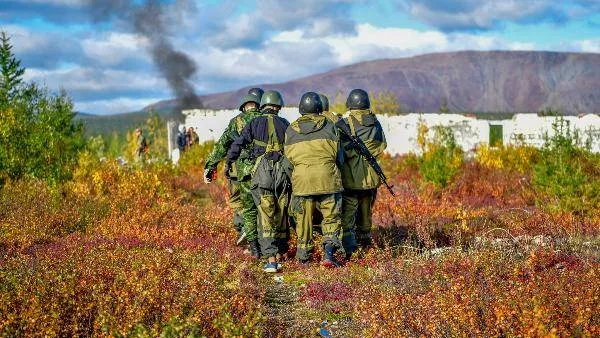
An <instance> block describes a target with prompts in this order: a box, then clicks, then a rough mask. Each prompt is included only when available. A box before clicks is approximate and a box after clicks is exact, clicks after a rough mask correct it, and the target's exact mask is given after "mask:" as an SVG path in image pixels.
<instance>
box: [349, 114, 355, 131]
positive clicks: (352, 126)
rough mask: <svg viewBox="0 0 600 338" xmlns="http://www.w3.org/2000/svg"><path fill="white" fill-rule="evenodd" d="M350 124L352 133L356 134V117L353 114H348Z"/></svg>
mask: <svg viewBox="0 0 600 338" xmlns="http://www.w3.org/2000/svg"><path fill="white" fill-rule="evenodd" d="M348 124H349V125H350V131H351V132H352V135H354V136H356V129H355V128H354V117H352V115H350V116H348Z"/></svg>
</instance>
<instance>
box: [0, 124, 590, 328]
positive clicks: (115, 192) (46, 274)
mask: <svg viewBox="0 0 600 338" xmlns="http://www.w3.org/2000/svg"><path fill="white" fill-rule="evenodd" d="M442 134H443V133H442ZM442 136H443V137H442V139H441V140H440V139H437V140H436V139H435V138H432V139H429V140H427V139H423V153H422V154H421V155H419V156H417V155H407V156H396V157H391V156H387V157H385V158H383V159H382V164H383V166H384V168H385V170H386V172H387V174H388V176H389V178H390V181H391V183H393V184H394V186H395V188H394V189H395V191H396V193H397V197H392V196H391V195H390V194H388V192H387V191H385V189H381V190H380V191H379V195H378V201H377V203H376V205H375V216H374V220H375V224H376V225H377V229H376V231H375V243H376V245H375V248H373V249H372V250H370V251H368V252H364V251H361V252H358V253H357V254H356V255H355V256H354V257H353V258H352V259H351V260H350V261H349V262H346V264H345V265H344V266H343V267H341V268H338V269H333V270H332V269H326V268H323V267H321V266H320V265H319V264H318V260H319V257H318V253H317V257H315V262H313V263H311V265H310V266H308V267H305V266H301V265H298V264H296V263H295V262H294V261H291V260H290V261H286V262H284V272H283V274H282V275H280V276H277V277H276V278H275V279H274V278H273V276H266V275H264V274H263V273H262V272H261V271H260V267H261V264H260V262H257V261H253V260H252V259H251V258H249V257H248V256H246V255H245V254H244V253H243V250H242V248H240V247H236V246H234V241H235V231H234V230H233V227H232V225H231V210H230V209H229V207H228V205H227V190H226V188H225V184H224V182H223V181H222V178H220V179H219V181H218V182H217V183H216V184H213V185H205V184H203V183H202V178H201V175H202V167H203V158H204V157H205V156H206V153H207V152H208V151H209V150H210V148H211V146H212V145H211V144H207V145H204V146H197V147H194V148H193V149H192V150H190V151H189V152H188V153H187V154H186V155H185V157H184V159H183V160H182V162H181V164H180V166H179V167H176V168H174V167H172V166H171V165H170V164H159V163H155V164H151V165H147V166H145V167H144V168H136V167H130V166H121V165H119V164H118V163H117V162H116V161H113V160H106V161H102V162H101V161H99V160H98V157H97V156H96V155H95V154H94V152H90V151H88V152H85V153H82V154H81V155H80V156H79V164H78V166H77V169H76V170H75V172H74V173H73V175H72V179H70V180H69V181H67V182H65V183H64V184H59V185H56V184H47V183H45V182H44V181H41V180H37V179H27V178H24V179H20V180H15V181H11V180H8V181H6V182H5V184H4V186H3V187H2V188H1V189H0V336H6V337H15V336H23V337H33V336H116V337H157V336H161V337H196V336H197V337H202V336H207V337H303V336H307V337H314V336H315V335H318V334H317V332H318V330H319V329H320V328H321V327H324V328H325V330H328V331H329V332H331V334H332V335H333V336H336V337H359V336H361V337H393V336H407V337H414V336H428V337H455V336H478V337H479V336H497V337H514V336H520V337H535V336H544V337H553V336H554V337H564V336H574V337H597V336H599V335H600V283H599V282H598V281H599V280H600V237H599V236H600V197H599V196H600V159H599V156H598V155H597V154H592V153H590V152H588V151H587V150H585V148H584V147H581V146H579V145H578V144H577V143H576V142H575V141H574V140H573V139H572V138H569V137H567V138H563V139H559V138H556V137H555V138H553V139H552V140H549V142H548V144H547V145H546V146H545V147H544V148H542V149H539V150H538V149H534V148H529V147H526V146H506V147H500V148H488V147H481V148H479V149H477V150H476V153H475V154H472V155H473V156H465V154H464V153H463V151H462V150H460V149H457V148H456V147H455V145H453V143H452V140H451V137H450V138H449V136H448V135H445V136H444V135H442ZM563 136H564V135H563Z"/></svg>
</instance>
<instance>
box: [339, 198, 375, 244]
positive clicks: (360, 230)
mask: <svg viewBox="0 0 600 338" xmlns="http://www.w3.org/2000/svg"><path fill="white" fill-rule="evenodd" d="M376 197H377V189H369V190H346V191H344V193H343V203H342V205H343V206H342V224H343V226H342V246H343V247H344V251H345V252H346V254H347V255H351V254H352V253H353V252H354V251H355V250H356V248H357V244H360V245H363V246H366V245H369V244H371V228H372V227H373V211H372V208H373V204H374V203H375V198H376Z"/></svg>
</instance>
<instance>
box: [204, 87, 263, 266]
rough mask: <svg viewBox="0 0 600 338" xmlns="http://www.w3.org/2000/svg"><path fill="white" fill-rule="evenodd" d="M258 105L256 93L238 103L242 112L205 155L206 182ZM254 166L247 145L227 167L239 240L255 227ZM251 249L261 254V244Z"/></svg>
mask: <svg viewBox="0 0 600 338" xmlns="http://www.w3.org/2000/svg"><path fill="white" fill-rule="evenodd" d="M259 105H260V98H259V97H258V96H256V95H252V94H248V95H245V96H244V97H243V98H242V100H241V102H240V106H239V110H240V111H241V113H240V114H238V115H237V116H236V117H234V118H233V119H231V120H230V121H229V124H228V126H227V128H226V129H225V131H224V132H223V135H221V137H220V138H219V140H218V141H217V143H216V144H215V147H214V149H213V151H212V152H211V153H210V154H209V155H208V157H207V158H206V164H205V166H204V181H205V182H206V183H210V182H212V180H213V177H214V175H215V173H216V170H217V165H218V164H219V162H221V161H222V160H224V159H225V157H226V156H227V152H228V151H229V148H230V147H231V144H232V143H233V141H234V140H235V139H236V138H237V137H239V136H240V133H241V132H242V129H244V127H245V126H246V124H247V123H248V122H250V121H251V120H252V119H254V118H255V117H257V116H259V115H260V110H258V107H259ZM253 168H254V160H252V159H251V158H250V156H249V152H248V151H247V150H246V149H244V150H242V152H241V154H240V156H239V158H238V160H237V161H236V162H235V163H233V164H232V165H231V166H229V167H228V168H226V169H225V171H226V174H225V175H226V176H227V177H228V180H229V205H230V206H231V208H232V209H233V224H234V227H235V229H236V230H237V231H238V233H239V238H238V240H237V244H241V243H242V242H244V240H245V239H246V233H245V231H244V229H246V228H252V227H254V228H255V227H256V217H257V209H256V206H255V205H254V201H253V200H252V194H251V193H250V188H251V174H252V169H253ZM250 251H251V253H252V256H254V257H256V258H258V257H259V256H260V252H259V248H258V246H255V247H251V248H250Z"/></svg>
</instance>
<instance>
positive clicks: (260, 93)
mask: <svg viewBox="0 0 600 338" xmlns="http://www.w3.org/2000/svg"><path fill="white" fill-rule="evenodd" d="M264 93H265V91H264V90H262V88H258V87H254V88H250V89H249V90H248V94H252V95H254V96H256V97H258V102H260V99H262V96H263V94H264Z"/></svg>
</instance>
